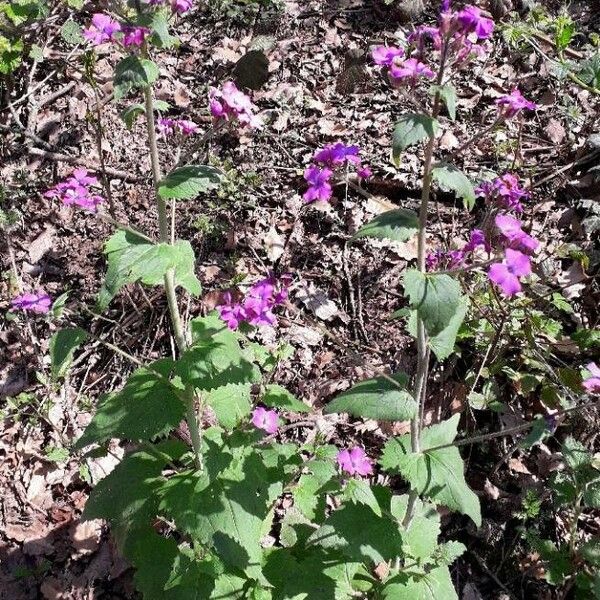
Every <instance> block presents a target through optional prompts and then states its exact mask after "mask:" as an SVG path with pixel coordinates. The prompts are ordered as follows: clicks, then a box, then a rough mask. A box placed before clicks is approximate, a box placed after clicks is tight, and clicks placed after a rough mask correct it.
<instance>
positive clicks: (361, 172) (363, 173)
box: [356, 165, 373, 179]
mask: <svg viewBox="0 0 600 600" xmlns="http://www.w3.org/2000/svg"><path fill="white" fill-rule="evenodd" d="M356 174H357V175H358V176H359V177H360V178H361V179H369V177H371V176H372V175H373V171H371V169H370V168H369V167H367V166H366V165H363V166H361V167H359V168H358V169H357V170H356Z"/></svg>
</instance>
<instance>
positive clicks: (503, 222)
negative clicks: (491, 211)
mask: <svg viewBox="0 0 600 600" xmlns="http://www.w3.org/2000/svg"><path fill="white" fill-rule="evenodd" d="M494 223H495V224H496V227H497V228H498V230H499V231H500V234H501V236H502V238H503V241H504V244H505V245H506V246H507V247H508V248H511V249H512V250H519V251H520V252H524V253H526V254H533V253H534V252H535V250H536V248H537V247H538V246H539V242H538V241H537V240H536V239H535V238H533V237H531V236H530V235H529V234H527V233H525V232H524V231H523V230H522V229H521V222H520V221H519V220H518V219H515V218H514V217H511V216H510V215H497V216H496V218H495V220H494Z"/></svg>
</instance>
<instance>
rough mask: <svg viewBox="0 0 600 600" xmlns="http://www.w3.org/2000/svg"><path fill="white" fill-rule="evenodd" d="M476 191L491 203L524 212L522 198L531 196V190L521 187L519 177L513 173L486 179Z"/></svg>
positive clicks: (502, 207)
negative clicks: (490, 179)
mask: <svg viewBox="0 0 600 600" xmlns="http://www.w3.org/2000/svg"><path fill="white" fill-rule="evenodd" d="M475 192H476V193H477V194H478V196H480V197H484V198H485V199H486V201H487V202H488V203H490V204H491V205H493V206H497V207H498V208H501V209H505V210H513V211H514V212H516V213H522V212H523V205H522V204H521V200H527V199H528V198H529V192H527V190H525V189H523V188H522V187H521V185H520V184H519V179H518V178H517V177H516V176H515V175H512V174H511V173H505V174H504V175H502V176H500V177H496V179H493V180H492V181H484V182H483V183H481V184H480V186H479V187H478V188H477V189H476V190H475Z"/></svg>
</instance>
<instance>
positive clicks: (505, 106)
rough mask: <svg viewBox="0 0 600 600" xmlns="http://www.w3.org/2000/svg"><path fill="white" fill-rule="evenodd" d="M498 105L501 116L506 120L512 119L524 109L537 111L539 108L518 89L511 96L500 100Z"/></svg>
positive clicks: (497, 101) (508, 95) (497, 102)
mask: <svg viewBox="0 0 600 600" xmlns="http://www.w3.org/2000/svg"><path fill="white" fill-rule="evenodd" d="M496 104H497V105H498V106H499V107H500V116H501V117H503V118H505V119H511V118H512V117H514V116H516V115H518V114H519V113H520V112H521V111H522V110H524V109H527V110H535V109H536V108H537V104H536V103H535V102H531V101H529V100H527V99H526V98H525V97H524V96H523V94H521V92H520V91H519V90H518V88H515V89H514V90H513V91H512V92H511V93H510V94H507V95H506V96H502V97H501V98H498V100H496Z"/></svg>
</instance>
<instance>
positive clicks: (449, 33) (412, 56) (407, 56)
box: [372, 3, 494, 86]
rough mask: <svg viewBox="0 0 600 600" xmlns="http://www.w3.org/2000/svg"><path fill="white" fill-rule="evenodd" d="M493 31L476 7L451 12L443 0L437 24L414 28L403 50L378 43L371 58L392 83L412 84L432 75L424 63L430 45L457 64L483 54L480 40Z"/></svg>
mask: <svg viewBox="0 0 600 600" xmlns="http://www.w3.org/2000/svg"><path fill="white" fill-rule="evenodd" d="M493 32H494V21H493V20H492V19H489V18H487V17H485V16H483V14H482V13H481V10H480V9H479V8H477V7H476V6H466V7H465V8H463V9H462V10H460V11H456V12H452V11H450V6H449V3H444V5H443V6H442V12H441V14H440V19H439V23H438V26H437V27H432V26H428V25H423V26H421V27H417V28H416V29H415V30H414V31H413V32H412V33H410V34H409V35H408V37H407V43H408V46H407V48H406V50H405V49H403V48H399V47H396V46H377V47H376V48H374V49H373V51H372V57H373V61H374V63H375V64H376V65H379V66H382V67H385V68H387V73H388V76H389V78H390V81H391V83H392V85H394V86H400V85H404V84H407V83H408V84H409V85H412V86H414V85H415V84H416V83H417V81H418V79H419V78H422V77H426V78H429V79H431V78H433V77H435V73H434V71H433V70H432V69H431V68H430V67H429V66H428V65H427V64H426V62H425V56H426V49H427V47H428V46H429V45H431V47H432V48H433V50H434V51H438V52H439V51H441V50H442V48H443V47H445V48H446V56H447V58H449V59H451V60H453V62H454V64H460V63H463V62H464V61H466V60H468V59H470V58H472V57H474V56H482V55H483V54H484V53H485V52H486V51H487V46H485V45H484V44H482V42H485V40H487V39H489V38H490V37H491V36H492V33H493Z"/></svg>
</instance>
